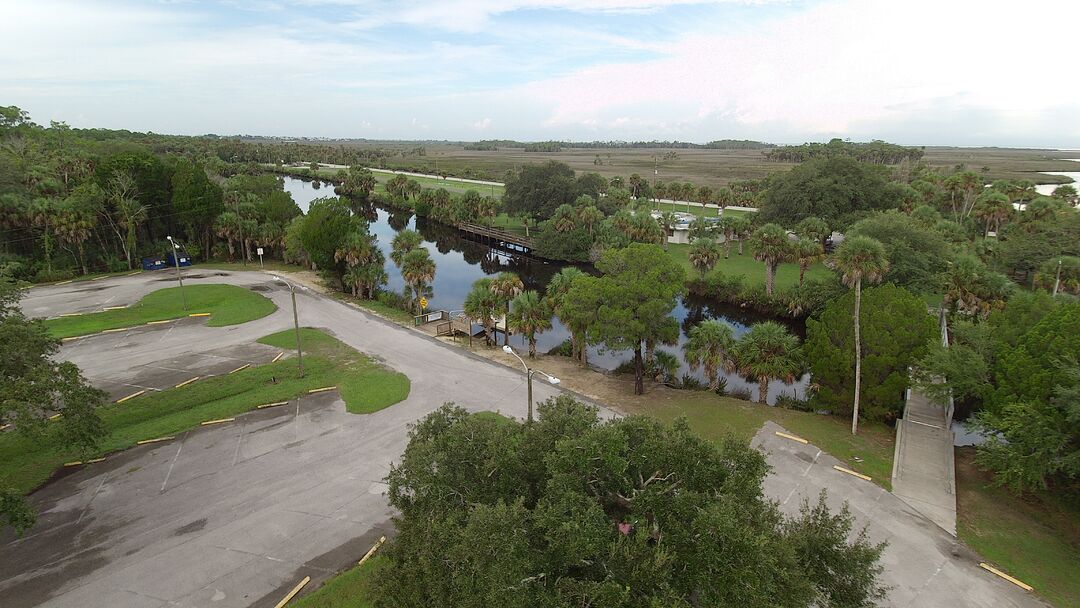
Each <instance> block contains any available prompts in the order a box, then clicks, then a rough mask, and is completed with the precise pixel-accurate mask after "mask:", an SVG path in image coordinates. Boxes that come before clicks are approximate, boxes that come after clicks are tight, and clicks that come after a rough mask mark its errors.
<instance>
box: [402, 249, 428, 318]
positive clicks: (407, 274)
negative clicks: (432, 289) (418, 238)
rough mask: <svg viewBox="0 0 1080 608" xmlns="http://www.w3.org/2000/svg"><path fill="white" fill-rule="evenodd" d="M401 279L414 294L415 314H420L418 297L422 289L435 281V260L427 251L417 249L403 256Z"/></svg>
mask: <svg viewBox="0 0 1080 608" xmlns="http://www.w3.org/2000/svg"><path fill="white" fill-rule="evenodd" d="M401 278H403V279H405V283H406V284H408V285H409V286H410V287H412V290H413V294H415V296H414V297H415V300H416V314H420V313H422V312H423V311H422V310H421V309H420V296H421V295H423V293H424V288H425V287H427V286H428V285H429V284H430V283H431V282H432V281H434V280H435V260H433V259H431V254H429V253H428V250H427V249H424V248H423V247H417V248H416V249H413V250H412V251H410V252H409V253H407V254H405V257H404V259H403V260H402V262H401Z"/></svg>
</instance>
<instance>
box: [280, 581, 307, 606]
mask: <svg viewBox="0 0 1080 608" xmlns="http://www.w3.org/2000/svg"><path fill="white" fill-rule="evenodd" d="M310 582H311V577H310V576H305V577H304V580H302V581H300V582H299V583H297V584H296V586H295V587H293V590H292V591H290V592H289V594H288V595H286V596H285V597H283V598H281V601H280V602H278V603H277V605H276V606H274V608H285V604H288V603H289V602H290V601H292V599H293V598H294V597H296V594H297V593H300V590H301V589H303V588H304V586H305V585H307V584H308V583H310Z"/></svg>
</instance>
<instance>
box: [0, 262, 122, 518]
mask: <svg viewBox="0 0 1080 608" xmlns="http://www.w3.org/2000/svg"><path fill="white" fill-rule="evenodd" d="M20 297H21V294H20V291H19V290H18V289H16V288H15V286H14V285H12V284H11V282H9V281H8V280H7V279H6V278H4V277H0V426H5V425H9V424H10V425H12V426H13V427H14V428H13V430H12V431H10V432H15V433H20V434H22V435H25V436H27V437H31V438H34V439H36V440H38V441H56V442H59V443H60V444H61V446H60V447H62V448H64V449H70V448H76V449H78V450H80V451H83V452H85V453H89V452H90V451H91V450H93V449H94V448H95V447H97V444H98V440H99V439H100V438H101V437H102V436H103V435H104V434H105V429H104V425H103V424H102V422H101V419H100V418H99V417H98V415H97V412H96V408H97V407H99V406H101V405H104V403H105V393H104V392H102V391H100V390H98V389H96V388H94V387H92V386H90V384H89V383H88V382H87V381H86V379H85V378H84V377H83V376H82V373H81V372H80V371H79V368H78V367H76V366H75V364H74V363H71V362H67V361H64V362H57V361H55V360H54V359H53V357H54V356H55V355H56V351H57V349H58V348H59V346H60V341H59V340H57V339H56V338H53V337H52V336H51V335H50V334H49V332H48V330H47V329H46V328H45V325H44V323H42V322H41V320H40V319H27V318H26V317H25V316H24V315H23V313H22V311H21V310H20V308H19V298H20ZM57 412H59V414H60V418H59V421H58V422H57V423H50V422H48V419H49V417H51V416H52V415H53V414H55V413H57ZM54 424H59V425H60V427H59V432H58V433H50V432H47V427H48V426H51V425H54ZM5 485H6V484H5V480H3V479H0V524H3V525H10V526H12V527H13V528H14V529H15V531H16V532H19V533H21V532H22V531H23V530H25V529H27V528H29V527H30V526H32V525H33V523H34V519H35V518H34V514H33V511H32V510H31V509H30V508H29V507H28V506H27V505H26V503H25V502H23V500H22V497H21V496H20V495H19V494H18V492H15V491H14V490H11V489H10V488H6V487H5Z"/></svg>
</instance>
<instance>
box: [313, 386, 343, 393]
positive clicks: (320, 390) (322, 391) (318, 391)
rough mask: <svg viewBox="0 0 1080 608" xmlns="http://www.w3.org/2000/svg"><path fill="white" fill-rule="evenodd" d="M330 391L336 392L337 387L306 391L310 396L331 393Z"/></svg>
mask: <svg viewBox="0 0 1080 608" xmlns="http://www.w3.org/2000/svg"><path fill="white" fill-rule="evenodd" d="M332 390H337V387H336V386H324V387H322V388H313V389H311V390H310V391H308V394H309V395H310V394H311V393H324V392H326V391H332Z"/></svg>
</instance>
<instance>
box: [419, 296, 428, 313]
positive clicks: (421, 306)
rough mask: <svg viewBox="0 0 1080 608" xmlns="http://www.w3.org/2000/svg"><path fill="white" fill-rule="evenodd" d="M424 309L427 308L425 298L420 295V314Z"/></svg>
mask: <svg viewBox="0 0 1080 608" xmlns="http://www.w3.org/2000/svg"><path fill="white" fill-rule="evenodd" d="M425 310H427V298H424V297H421V298H420V312H421V314H422V313H423V312H424V311H425Z"/></svg>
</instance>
